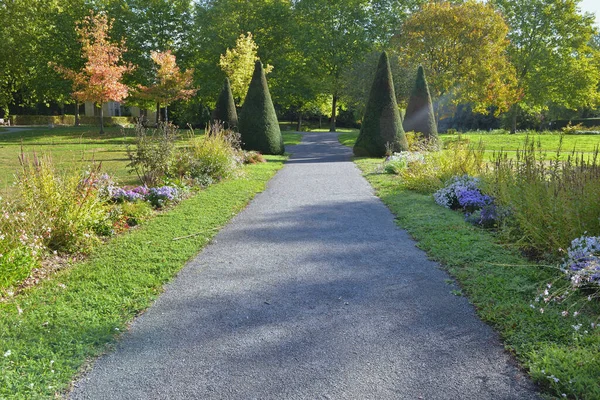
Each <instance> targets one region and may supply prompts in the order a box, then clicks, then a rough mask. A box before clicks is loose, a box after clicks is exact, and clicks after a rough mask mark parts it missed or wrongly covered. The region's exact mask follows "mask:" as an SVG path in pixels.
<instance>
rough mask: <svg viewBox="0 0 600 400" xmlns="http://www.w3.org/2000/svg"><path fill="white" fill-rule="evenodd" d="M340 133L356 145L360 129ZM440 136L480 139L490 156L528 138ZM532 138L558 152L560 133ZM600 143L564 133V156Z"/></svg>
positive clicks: (597, 139)
mask: <svg viewBox="0 0 600 400" xmlns="http://www.w3.org/2000/svg"><path fill="white" fill-rule="evenodd" d="M341 132H343V133H341V134H340V135H339V141H340V143H342V144H343V145H345V146H349V147H351V146H354V143H355V142H356V138H357V137H358V130H357V129H354V130H351V131H348V132H345V131H341ZM440 138H441V139H442V141H443V142H444V143H448V142H451V141H457V140H459V139H460V140H464V141H468V142H469V143H471V144H474V145H477V144H478V143H479V142H480V141H481V142H482V143H483V146H484V148H485V151H486V153H487V155H488V157H490V158H491V157H492V156H493V153H494V152H497V151H500V150H503V151H506V152H508V154H509V155H514V154H515V153H516V150H517V149H520V148H523V144H524V143H525V140H526V138H527V135H526V134H522V133H518V134H514V135H510V134H500V135H492V134H482V133H477V132H467V133H463V134H461V135H445V134H444V135H440ZM529 138H530V139H533V140H535V143H536V145H537V143H538V140H539V143H540V149H541V150H542V151H544V152H546V153H547V155H548V157H552V156H554V155H555V154H556V150H557V149H558V146H559V143H560V134H558V133H557V134H547V133H546V134H535V135H531V136H529ZM599 145H600V135H564V136H563V144H562V152H563V156H567V155H568V154H569V153H570V152H571V151H573V150H576V151H577V152H584V153H590V154H591V153H593V152H594V151H595V149H596V147H597V146H599Z"/></svg>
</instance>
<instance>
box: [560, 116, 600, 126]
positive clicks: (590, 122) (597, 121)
mask: <svg viewBox="0 0 600 400" xmlns="http://www.w3.org/2000/svg"><path fill="white" fill-rule="evenodd" d="M569 123H571V125H579V124H581V125H582V126H584V127H586V128H591V127H594V126H600V118H585V119H572V120H567V119H562V120H558V121H554V122H552V126H551V128H552V129H562V128H564V127H566V126H567V125H569Z"/></svg>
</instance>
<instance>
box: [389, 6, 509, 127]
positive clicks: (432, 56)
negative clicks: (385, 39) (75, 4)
mask: <svg viewBox="0 0 600 400" xmlns="http://www.w3.org/2000/svg"><path fill="white" fill-rule="evenodd" d="M507 34H508V27H507V25H506V23H505V22H504V20H503V19H502V16H501V15H500V14H499V13H498V12H496V11H495V10H494V8H493V7H492V6H491V5H489V4H483V3H480V2H477V1H475V0H468V1H466V2H464V3H462V4H452V3H450V2H431V3H428V4H426V5H424V6H423V7H422V8H421V10H420V11H419V12H416V13H414V14H413V15H412V16H411V17H410V18H409V19H408V20H407V21H406V22H405V23H404V25H403V26H402V30H401V33H400V34H399V35H398V36H397V37H396V40H395V41H394V43H395V44H396V45H397V51H398V56H399V61H400V63H401V64H403V65H406V66H411V67H412V68H414V69H416V68H417V65H418V64H422V65H423V67H424V68H425V69H426V70H427V74H428V81H429V89H430V90H431V95H432V97H433V98H434V101H435V102H436V111H438V112H437V113H436V114H438V115H437V116H436V117H437V119H439V106H440V104H441V103H448V104H454V105H455V104H459V103H471V104H473V108H474V110H475V111H480V112H484V111H485V110H486V109H487V108H488V107H490V106H495V107H496V109H497V111H498V112H501V111H505V110H507V109H508V108H509V107H510V106H511V105H512V104H513V103H514V102H515V101H516V99H517V98H518V91H517V90H516V78H515V73H514V68H513V67H512V66H511V65H510V63H509V61H508V59H507V57H506V54H505V53H506V48H507V46H508V40H507Z"/></svg>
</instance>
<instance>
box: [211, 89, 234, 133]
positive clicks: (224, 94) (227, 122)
mask: <svg viewBox="0 0 600 400" xmlns="http://www.w3.org/2000/svg"><path fill="white" fill-rule="evenodd" d="M213 119H214V120H216V121H221V122H223V125H224V126H225V128H228V129H237V127H238V116H237V111H236V109H235V102H234V101H233V94H232V93H231V86H230V84H229V79H228V78H225V82H223V89H221V94H219V98H218V99H217V105H216V106H215V112H214V118H213Z"/></svg>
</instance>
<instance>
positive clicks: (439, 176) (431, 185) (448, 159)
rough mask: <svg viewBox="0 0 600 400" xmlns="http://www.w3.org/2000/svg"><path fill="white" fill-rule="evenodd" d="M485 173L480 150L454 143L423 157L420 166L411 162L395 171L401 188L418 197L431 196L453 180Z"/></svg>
mask: <svg viewBox="0 0 600 400" xmlns="http://www.w3.org/2000/svg"><path fill="white" fill-rule="evenodd" d="M484 169H485V162H484V148H483V145H482V144H481V142H480V143H479V144H478V145H476V146H473V145H469V144H467V143H463V142H458V143H457V144H455V145H453V146H451V148H450V149H448V150H445V151H431V152H427V153H424V162H419V161H417V162H411V163H409V164H408V165H407V167H406V168H404V169H402V170H400V171H399V178H400V180H401V182H402V185H403V186H404V187H406V188H407V189H411V190H414V191H417V192H419V193H433V192H435V191H436V190H438V189H441V188H442V187H444V184H445V183H446V182H447V181H448V180H449V179H450V178H452V177H454V176H462V175H470V176H478V175H480V174H481V173H482V172H483V170H484Z"/></svg>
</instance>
